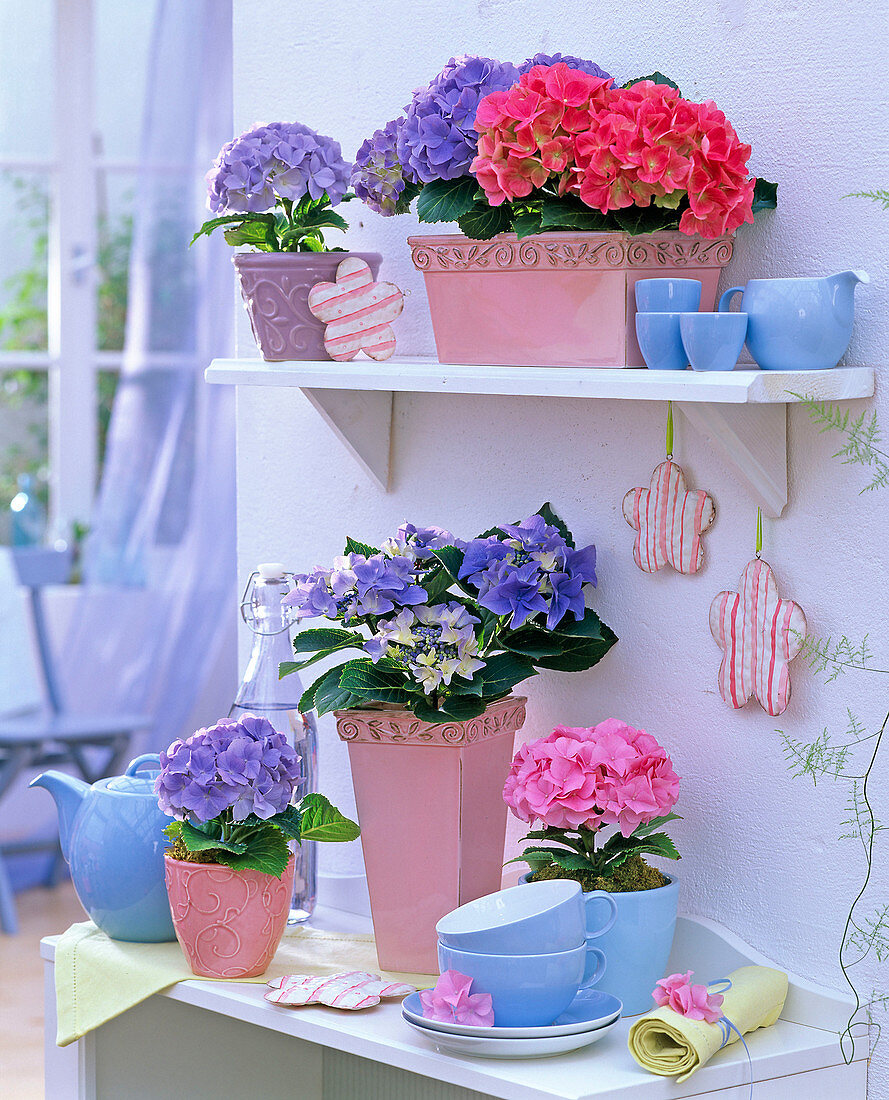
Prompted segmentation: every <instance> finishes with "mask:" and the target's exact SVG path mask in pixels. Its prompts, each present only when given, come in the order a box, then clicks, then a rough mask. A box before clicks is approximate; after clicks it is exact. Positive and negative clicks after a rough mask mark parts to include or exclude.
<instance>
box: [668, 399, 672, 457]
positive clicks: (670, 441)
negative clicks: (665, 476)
mask: <svg viewBox="0 0 889 1100" xmlns="http://www.w3.org/2000/svg"><path fill="white" fill-rule="evenodd" d="M672 457H673V402H672V401H668V402H667V458H669V459H672Z"/></svg>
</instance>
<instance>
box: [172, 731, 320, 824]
mask: <svg viewBox="0 0 889 1100" xmlns="http://www.w3.org/2000/svg"><path fill="white" fill-rule="evenodd" d="M160 760H161V770H160V774H159V775H158V777H157V779H156V780H155V784H154V790H155V793H156V794H157V796H158V804H159V805H160V808H161V809H162V810H163V811H164V813H166V814H169V815H170V816H171V817H176V818H179V819H180V820H181V819H183V818H192V819H194V820H195V821H202V822H203V821H212V820H213V819H214V818H217V817H219V816H220V814H223V813H225V812H226V811H227V810H231V820H232V821H236V822H238V821H244V820H245V819H246V818H247V817H248V816H249V815H250V814H255V815H256V817H259V818H261V819H262V820H263V821H266V820H268V818H270V817H274V816H275V814H279V813H282V812H283V811H284V810H286V809H287V807H288V806H289V805H290V802H291V800H292V798H293V794H294V791H295V790H296V788H297V786H298V785H299V784H300V783H301V782H302V779H303V775H302V770H301V766H300V761H299V757H298V755H297V754H296V752H295V750H294V749H293V747H292V746H291V745H289V744H288V743H287V738H286V737H285V736H284V734H283V733H278V731H277V730H276V729H275V727H274V726H273V725H272V724H271V722H269V721H268V719H266V718H257V717H254V716H253V715H249V714H248V715H245V716H244V717H243V718H241V719H240V720H239V721H236V722H229V721H225V720H222V721H219V722H217V723H216V725H214V726H208V727H207V728H206V729H199V730H198V731H197V733H195V734H193V735H192V736H191V737H189V738H187V739H186V740H181V739H180V740H176V741H174V742H173V744H172V745H170V747H169V748H168V749H167V751H166V752H162V753H161V754H160Z"/></svg>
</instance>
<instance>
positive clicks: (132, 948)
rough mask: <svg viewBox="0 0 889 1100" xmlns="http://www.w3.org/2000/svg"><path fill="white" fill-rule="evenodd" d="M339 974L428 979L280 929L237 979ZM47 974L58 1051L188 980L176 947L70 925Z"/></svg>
mask: <svg viewBox="0 0 889 1100" xmlns="http://www.w3.org/2000/svg"><path fill="white" fill-rule="evenodd" d="M347 970H368V971H371V972H372V973H375V974H380V973H382V976H383V977H384V978H385V979H386V980H387V981H397V982H406V983H408V984H409V985H416V986H419V987H420V988H421V989H422V988H426V987H428V986H430V985H432V984H433V982H434V980H435V979H434V977H432V978H430V977H429V976H428V975H425V974H393V973H390V972H389V971H381V970H380V966H379V963H378V962H377V949H376V945H375V944H374V938H373V936H369V935H360V934H358V935H346V934H344V933H339V932H324V931H321V930H319V929H315V928H294V929H293V930H292V931H291V930H288V931H287V932H286V933H285V935H284V938H283V939H282V940H281V945H280V947H279V948H278V950H277V952H276V953H275V957H274V958H273V959H272V961H271V964H270V965H269V968H268V970H267V971H266V972H265V974H262V975H261V976H260V977H258V978H245V979H241V980H243V981H247V982H251V983H253V984H261V985H264V984H265V983H266V982H268V981H271V979H272V978H280V977H283V976H284V975H285V974H322V975H329V974H338V973H341V972H342V971H347ZM55 972H56V1013H57V1019H58V1027H57V1032H56V1043H57V1045H58V1046H60V1047H63V1046H67V1045H68V1043H73V1042H74V1040H75V1039H79V1038H80V1037H81V1036H82V1035H86V1033H87V1032H88V1031H92V1030H93V1028H96V1027H99V1026H100V1024H104V1023H107V1021H108V1020H111V1019H113V1018H114V1017H115V1016H119V1015H120V1014H121V1013H122V1012H126V1011H127V1009H130V1008H132V1007H133V1006H134V1005H137V1004H139V1003H140V1002H141V1001H144V1000H145V999H146V998H147V997H151V996H153V995H154V994H155V993H160V991H161V990H162V989H166V988H167V987H168V986H171V985H173V984H175V983H176V982H184V981H188V979H189V978H194V977H195V975H194V974H193V973H192V972H191V967H190V966H189V965H188V962H187V960H186V958H185V956H184V955H183V953H182V948H181V947H180V946H179V944H178V943H175V942H173V943H124V942H123V941H121V940H112V939H109V938H108V936H106V935H105V933H104V932H100V931H99V929H98V928H97V927H96V926H95V925H94V924H93V922H92V921H84V922H83V923H82V924H72V925H71V927H70V928H69V929H68V931H67V932H64V933H63V934H62V935H61V936H60V937H59V941H58V943H57V944H56V957H55ZM200 980H201V981H215V980H216V979H214V978H201V979H200ZM228 980H230V979H226V981H228Z"/></svg>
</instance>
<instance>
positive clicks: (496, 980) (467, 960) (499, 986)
mask: <svg viewBox="0 0 889 1100" xmlns="http://www.w3.org/2000/svg"><path fill="white" fill-rule="evenodd" d="M591 955H594V956H596V957H597V959H598V965H597V966H596V968H595V970H593V972H592V974H591V975H590V977H588V978H586V979H584V969H585V967H586V965H587V962H588V960H589V959H590V956H591ZM438 965H439V968H440V970H441V972H442V974H444V972H445V971H446V970H456V971H458V972H459V973H460V974H465V975H466V976H467V977H470V978H472V992H473V993H490V994H491V1001H492V1003H493V1008H494V1026H495V1027H544V1026H546V1025H547V1024H551V1023H552V1022H553V1020H555V1019H556V1017H557V1016H561V1015H562V1013H563V1012H564V1011H565V1009H566V1008H567V1007H568V1006H569V1005H570V1004H571V1002H572V1001H573V1000H574V998H575V997H576V996H577V992H578V990H579V989H589V988H590V987H591V986H594V985H595V984H596V983H597V982H598V981H599V980H600V979H601V978H602V976H603V974H604V973H605V955H604V953H603V952H601V951H600V950H599V949H598V948H596V947H588V946H587V945H586V944H585V943H584V944H581V945H580V947H574V948H572V949H571V950H570V951H556V952H551V953H549V954H545V955H491V954H485V953H482V952H474V951H458V950H457V949H456V948H455V947H448V946H447V945H446V944H443V943H441V942H440V941H439V944H438Z"/></svg>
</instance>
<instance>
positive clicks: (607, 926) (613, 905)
mask: <svg viewBox="0 0 889 1100" xmlns="http://www.w3.org/2000/svg"><path fill="white" fill-rule="evenodd" d="M590 898H601V899H602V900H603V901H605V902H607V903H608V905H609V907H610V909H611V915H610V916H609V918H608V920H607V921H606V922H605V923H604V924H603V925H602V927H601V928H599V929H597V930H596V931H595V932H587V934H586V942H587V944H589V942H590V940H595V939H598V938H599V936H604V935H605V933H606V932H610V931H611V929H612V928H613V927H614V922H615V921H616V920H617V902H616V901H615V900H614V898H613V897H612V896H611V894H609V893H608V891H607V890H593V891H592V892H591V893H589V894H585V895H584V902H585V903H586V902H587V901H588V900H589V899H590Z"/></svg>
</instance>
